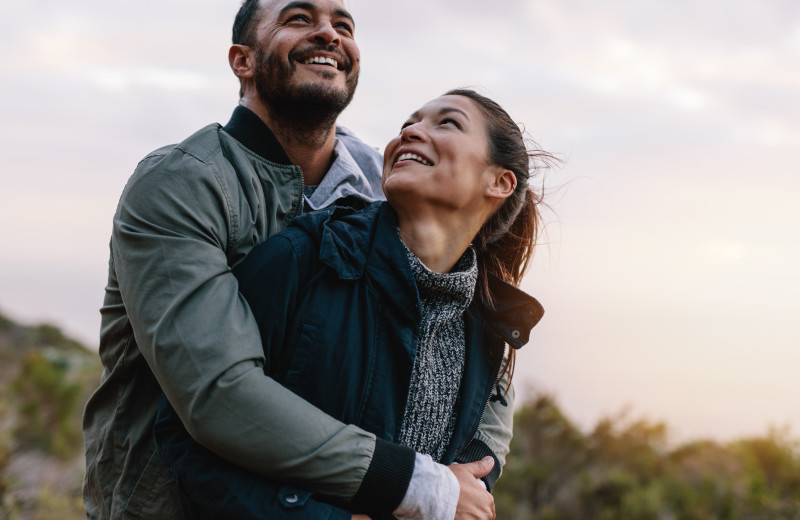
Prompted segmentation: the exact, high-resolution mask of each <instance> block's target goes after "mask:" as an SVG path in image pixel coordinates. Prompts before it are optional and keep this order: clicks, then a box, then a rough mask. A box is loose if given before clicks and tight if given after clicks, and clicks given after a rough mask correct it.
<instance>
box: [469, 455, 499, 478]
mask: <svg viewBox="0 0 800 520" xmlns="http://www.w3.org/2000/svg"><path fill="white" fill-rule="evenodd" d="M464 466H467V467H468V468H469V472H470V474H472V476H473V477H475V478H481V477H485V476H486V475H488V474H489V472H490V471H492V468H493V467H494V459H493V458H491V457H484V458H482V459H481V460H476V461H475V462H469V463H467V464H464Z"/></svg>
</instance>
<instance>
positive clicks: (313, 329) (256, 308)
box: [156, 202, 543, 518]
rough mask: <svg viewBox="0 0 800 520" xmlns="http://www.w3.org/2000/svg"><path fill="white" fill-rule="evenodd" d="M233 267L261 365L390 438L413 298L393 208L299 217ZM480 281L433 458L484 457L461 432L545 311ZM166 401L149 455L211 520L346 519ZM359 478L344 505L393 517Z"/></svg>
mask: <svg viewBox="0 0 800 520" xmlns="http://www.w3.org/2000/svg"><path fill="white" fill-rule="evenodd" d="M234 274H236V276H237V278H238V279H239V283H240V291H241V293H242V294H243V295H244V296H245V298H246V299H247V301H248V303H249V305H250V307H251V309H252V311H253V314H254V316H255V318H256V321H257V322H258V324H259V329H260V332H261V340H262V343H263V345H264V353H265V356H266V365H265V373H266V374H267V375H269V376H270V377H273V378H275V379H276V380H277V381H280V382H281V383H282V384H284V385H285V386H286V387H287V388H289V389H291V390H292V391H293V392H295V393H297V394H298V395H300V396H302V397H304V398H305V399H307V400H308V401H309V402H311V403H312V404H314V405H315V406H317V407H319V408H320V409H322V410H323V411H325V412H326V413H328V414H330V415H331V416H333V417H335V418H336V419H339V420H340V421H342V422H344V423H347V424H356V425H358V426H360V427H361V428H363V429H365V430H367V431H370V432H372V433H374V434H375V435H376V436H377V437H378V439H379V442H380V441H385V442H389V443H391V442H394V441H395V439H396V438H397V436H398V435H399V432H400V427H401V422H402V418H403V412H404V409H405V404H406V399H407V392H408V388H409V381H410V377H411V370H412V368H413V365H414V355H415V351H416V345H417V333H418V331H417V327H418V324H419V322H420V301H419V295H418V293H417V288H416V283H415V281H414V276H413V274H412V272H411V268H410V266H409V262H408V258H407V255H406V249H405V247H404V246H403V244H402V242H401V241H400V238H399V236H398V233H397V217H396V214H395V212H394V210H393V209H392V208H391V206H389V205H388V204H386V203H383V202H377V203H374V204H372V205H370V206H368V207H367V208H365V209H363V210H361V211H355V210H353V209H350V208H342V207H333V208H329V209H327V210H322V211H317V212H314V213H308V214H305V215H302V216H300V217H298V218H297V219H295V220H294V221H293V222H292V224H291V225H290V226H289V227H288V228H286V229H285V230H284V231H283V232H281V233H279V234H278V235H275V236H273V237H272V238H271V239H270V240H268V241H267V242H266V243H264V244H262V245H261V246H258V247H256V248H255V249H254V250H253V251H252V252H251V253H250V255H249V256H248V258H247V259H246V260H245V261H244V262H242V263H241V264H240V265H238V266H237V267H236V269H235V271H234ZM490 286H491V290H492V294H493V295H494V296H495V299H496V302H495V306H494V308H489V307H487V306H486V305H484V304H483V303H482V302H481V299H480V297H479V296H477V294H476V298H475V299H474V300H473V302H472V304H471V305H470V307H469V308H468V310H467V312H466V313H465V315H464V326H465V330H464V332H465V343H466V344H465V347H466V362H465V367H464V376H463V380H462V382H461V387H460V395H459V409H458V412H457V421H456V424H455V429H454V431H453V436H452V439H451V443H450V445H449V447H448V449H447V450H446V453H445V455H444V457H443V458H442V460H441V461H440V462H442V463H443V464H450V463H452V462H454V461H459V462H468V461H471V460H477V459H478V458H480V456H482V455H485V454H486V453H480V450H475V449H474V448H475V447H474V446H471V439H472V437H473V436H474V434H475V432H476V430H477V428H478V424H479V423H480V420H481V417H482V413H483V410H484V408H485V406H486V403H487V402H488V400H489V397H490V395H491V392H492V389H493V388H494V386H495V383H496V381H497V374H498V372H499V369H500V364H501V362H502V355H503V350H504V345H505V343H508V344H509V345H511V346H512V347H513V348H519V347H521V346H522V345H524V344H525V343H527V341H528V338H529V334H530V330H531V328H532V327H533V326H534V325H535V324H536V323H537V322H538V320H539V319H540V318H541V316H542V314H543V310H542V307H541V305H539V303H538V302H537V301H536V300H535V299H534V298H532V297H530V296H528V295H527V294H525V293H524V292H522V291H520V290H519V289H517V288H516V287H513V286H512V285H509V284H507V283H505V282H503V281H502V280H500V279H499V278H496V277H490ZM167 408H168V407H165V409H164V410H162V412H163V413H161V414H160V416H159V420H158V421H157V425H156V437H157V441H158V448H159V454H160V455H162V457H163V458H164V459H165V462H166V463H167V466H168V467H169V468H170V470H171V471H173V473H174V474H176V476H177V477H178V480H179V483H180V484H181V487H182V489H183V490H184V492H185V493H186V494H187V495H188V496H189V497H190V499H191V500H193V501H195V502H198V503H201V504H203V505H204V506H205V507H206V508H209V509H213V511H214V513H215V514H214V515H213V516H214V517H216V518H220V515H221V514H224V513H231V517H234V516H237V515H238V517H239V518H241V517H244V516H245V515H246V516H248V517H250V518H284V517H285V518H349V512H346V511H344V510H341V509H339V508H337V507H335V506H330V505H328V504H324V503H322V502H318V501H316V500H314V499H313V498H309V494H308V493H303V492H301V491H299V490H295V489H291V488H288V487H286V486H276V485H271V484H268V483H267V482H265V481H264V480H262V479H259V478H258V477H256V476H255V475H254V474H252V473H249V472H246V471H244V470H238V468H235V467H232V465H230V464H227V463H225V462H224V461H222V459H220V458H218V457H216V456H214V455H213V454H211V453H210V452H204V450H203V449H202V448H201V447H200V446H199V445H194V446H193V445H192V442H193V441H191V439H186V437H188V434H185V432H181V431H180V430H182V428H181V427H179V425H180V421H179V420H177V418H176V417H175V416H174V412H172V414H173V415H172V416H170V414H169V413H168V412H169V410H168V409H167ZM176 421H177V424H176V423H175V422H176ZM476 442H479V441H476ZM481 444H482V443H481ZM465 456H466V457H467V459H466V460H465V459H464V457H465ZM373 465H374V464H373ZM373 465H371V466H370V470H369V471H373V467H372V466H373ZM375 470H384V471H401V472H402V471H405V472H406V473H408V474H407V478H408V479H410V471H412V470H413V467H411V468H394V467H390V466H387V467H386V468H383V469H381V468H375ZM367 480H368V479H366V478H365V484H362V489H360V490H359V492H358V494H357V495H356V497H355V499H354V502H353V503H352V504H351V505H350V506H349V507H350V508H351V509H353V510H355V511H358V512H366V513H370V514H372V515H374V516H375V517H381V516H385V515H386V514H388V513H391V511H392V510H394V508H395V507H396V506H397V505H398V502H399V500H400V499H402V496H399V497H394V496H390V495H387V494H386V491H385V490H370V489H363V488H364V487H365V485H366V482H367ZM287 497H289V498H290V499H291V500H288V501H287V500H286V498H287ZM234 511H235V513H234Z"/></svg>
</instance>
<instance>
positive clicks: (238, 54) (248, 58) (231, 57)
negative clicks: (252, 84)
mask: <svg viewBox="0 0 800 520" xmlns="http://www.w3.org/2000/svg"><path fill="white" fill-rule="evenodd" d="M228 63H230V65H231V70H232V71H233V73H234V75H236V77H237V78H239V79H240V80H243V79H252V77H253V73H254V67H253V49H252V48H250V47H248V46H247V45H231V48H230V49H229V50H228Z"/></svg>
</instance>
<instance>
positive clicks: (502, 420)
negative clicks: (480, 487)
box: [456, 374, 515, 492]
mask: <svg viewBox="0 0 800 520" xmlns="http://www.w3.org/2000/svg"><path fill="white" fill-rule="evenodd" d="M506 388H508V392H506V391H505V390H506ZM514 398H515V395H514V386H513V385H512V384H511V382H510V381H509V380H508V374H505V375H504V376H503V378H502V379H501V380H500V381H499V382H498V385H497V387H496V388H495V393H494V394H493V395H492V396H491V397H490V398H489V402H488V403H487V404H486V409H485V410H484V414H483V417H482V418H481V422H480V425H479V426H478V431H477V433H476V434H475V437H473V438H472V440H471V441H470V443H469V445H468V446H467V447H466V449H465V450H464V451H463V452H461V453H460V454H459V456H458V457H456V462H473V461H476V460H480V459H482V458H483V457H485V456H487V455H489V456H491V457H492V458H493V459H494V467H493V468H492V471H491V472H490V473H489V474H488V475H486V476H485V477H483V479H482V480H483V481H484V482H485V483H486V488H487V489H488V490H489V491H490V492H491V491H492V489H494V485H495V483H496V482H497V479H498V478H500V475H501V474H502V472H503V466H505V463H506V456H507V455H508V452H509V448H510V445H511V437H512V435H513V429H514Z"/></svg>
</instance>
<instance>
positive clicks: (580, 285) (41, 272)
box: [0, 0, 800, 441]
mask: <svg viewBox="0 0 800 520" xmlns="http://www.w3.org/2000/svg"><path fill="white" fill-rule="evenodd" d="M238 5H239V4H238V1H234V0H214V1H213V2H212V1H210V0H195V1H193V2H189V1H187V0H172V1H170V2H162V1H155V0H141V1H139V2H137V3H136V4H135V7H134V6H132V4H131V5H129V4H126V3H119V4H118V3H113V2H112V3H109V2H100V1H99V0H73V1H71V2H54V1H49V0H44V1H41V2H35V3H19V2H15V3H14V4H13V5H12V3H11V2H10V1H8V0H2V1H0V92H2V96H0V115H2V120H3V122H4V124H3V125H2V127H1V128H0V229H2V246H0V311H2V312H3V313H5V314H7V315H9V316H10V317H12V318H14V319H17V320H18V321H22V322H25V323H33V322H40V321H47V322H52V323H55V324H57V325H59V326H61V327H62V328H63V329H64V330H65V331H67V332H68V333H69V334H71V335H73V336H75V337H77V338H78V339H80V340H82V341H84V342H85V343H87V345H89V346H91V347H93V348H97V342H98V339H97V338H98V328H99V322H100V317H99V313H98V308H99V306H100V304H101V302H102V297H103V287H104V285H105V280H106V274H107V262H108V238H109V235H110V230H111V218H112V216H113V213H114V209H115V207H116V203H117V200H118V198H119V194H120V193H121V191H122V188H123V186H124V185H125V182H126V180H127V178H128V176H129V175H130V174H131V173H132V171H133V169H134V167H135V165H136V163H137V162H138V161H139V160H140V159H141V158H142V157H143V156H144V155H145V154H147V153H148V152H149V151H151V150H153V149H155V148H158V147H160V146H162V145H165V144H169V143H175V142H178V141H181V140H182V139H184V138H185V137H187V136H188V135H190V134H191V133H193V132H194V131H195V130H197V129H199V128H200V127H202V126H204V125H206V124H208V123H211V122H222V123H224V122H226V121H227V119H228V118H229V116H230V113H231V111H232V109H233V108H234V106H235V104H236V102H237V100H238V95H237V93H238V83H237V81H236V79H235V78H234V76H233V75H232V73H231V72H230V70H229V68H228V63H227V49H228V46H229V37H230V36H229V35H230V25H231V22H232V20H233V16H234V15H235V12H236V10H237V8H238ZM346 5H347V7H348V9H349V10H350V11H351V12H352V13H353V15H354V17H355V20H356V40H357V42H358V44H359V46H360V48H361V54H362V73H361V80H360V83H359V87H358V90H357V92H356V96H355V99H354V101H353V103H352V104H351V106H350V107H349V108H348V109H347V110H346V111H345V112H344V113H343V114H342V116H341V117H340V119H339V121H340V123H342V124H343V125H345V126H347V127H349V128H350V129H351V130H353V131H355V132H356V134H358V135H359V136H360V137H361V138H362V139H363V140H365V141H366V142H368V143H370V144H372V145H373V146H376V147H380V148H381V149H382V148H383V146H384V145H385V143H386V142H387V141H388V140H389V139H390V138H391V137H392V136H394V135H395V134H396V133H397V131H398V129H399V127H400V124H401V123H402V122H403V121H404V120H405V119H406V118H407V117H408V115H409V114H410V113H411V112H413V111H414V110H416V109H417V108H419V106H421V105H422V104H423V103H425V102H426V101H428V100H430V99H432V98H434V97H436V96H438V95H440V94H441V93H443V92H444V91H446V90H448V89H450V88H454V87H459V86H470V87H474V88H476V89H478V90H479V91H480V92H481V93H483V94H486V95H488V96H490V97H492V98H494V99H495V100H497V101H498V102H499V103H500V104H501V105H503V106H504V107H505V108H506V109H507V110H508V112H509V113H510V114H511V115H512V117H513V118H514V119H515V120H516V121H519V122H520V124H522V125H524V128H525V129H526V131H527V132H528V134H529V136H530V137H531V138H532V139H534V140H536V142H538V143H539V145H540V146H541V147H542V148H544V149H546V150H548V151H550V152H552V153H555V154H557V155H558V156H559V157H561V158H562V159H563V165H562V166H561V167H559V168H557V169H554V170H552V171H550V172H548V173H547V174H545V176H544V177H543V179H542V182H543V186H544V190H545V197H546V200H547V201H548V203H549V206H550V210H548V211H547V212H546V220H547V223H548V226H547V234H546V236H545V237H544V238H543V244H542V245H541V247H540V248H539V249H538V252H537V256H536V259H535V262H534V266H533V267H532V269H531V271H530V272H529V274H528V275H527V276H526V278H525V280H524V282H523V288H524V289H525V290H526V291H528V292H530V293H531V294H533V295H535V296H536V297H537V298H538V299H539V300H540V301H541V302H542V304H543V305H544V307H545V309H546V314H545V318H544V319H543V320H542V322H541V323H540V324H539V325H538V326H537V327H536V328H535V329H534V334H533V335H532V340H531V342H530V343H529V344H528V345H526V346H525V347H524V348H523V349H522V350H521V351H520V356H519V361H518V367H517V376H516V377H517V379H516V381H517V388H518V389H519V392H520V394H521V395H523V396H525V395H531V394H532V392H536V391H544V392H549V393H552V394H553V395H555V397H556V398H557V399H558V401H559V403H560V404H561V406H562V407H563V409H564V411H565V412H566V413H567V415H568V416H569V417H571V418H573V419H574V420H575V421H576V422H577V423H578V424H579V425H580V426H582V427H583V428H589V427H591V426H592V425H593V424H594V423H595V421H597V419H598V418H600V417H603V416H607V415H613V414H616V413H619V412H620V411H622V410H629V413H630V414H631V415H632V416H635V417H646V418H648V419H650V420H657V421H665V422H666V423H667V424H668V425H669V426H670V428H671V432H672V435H673V438H674V439H676V440H680V441H682V440H688V439H694V438H698V437H714V438H717V439H720V440H728V439H733V438H739V437H743V436H749V435H762V434H765V433H766V432H767V430H768V428H769V427H772V426H774V427H783V426H788V427H789V428H791V431H792V432H793V433H794V434H795V435H800V407H798V405H797V402H798V397H799V396H800V377H797V375H796V373H797V371H798V367H800V348H798V347H800V327H798V323H800V274H799V273H798V268H797V266H798V265H800V240H799V239H800V204H798V200H800V175H798V174H799V173H800V169H799V168H798V163H799V162H800V160H799V159H798V157H800V3H798V2H796V0H759V1H758V2H756V1H753V0H749V1H746V0H699V1H698V0H691V1H690V0H671V1H669V2H667V1H663V0H662V1H654V0H645V1H642V0H606V1H604V2H594V1H591V0H505V1H503V2H498V3H494V4H490V3H488V2H477V1H474V0H437V1H436V2H431V1H421V0H406V1H404V2H377V1H375V0H349V1H347V2H346Z"/></svg>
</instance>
